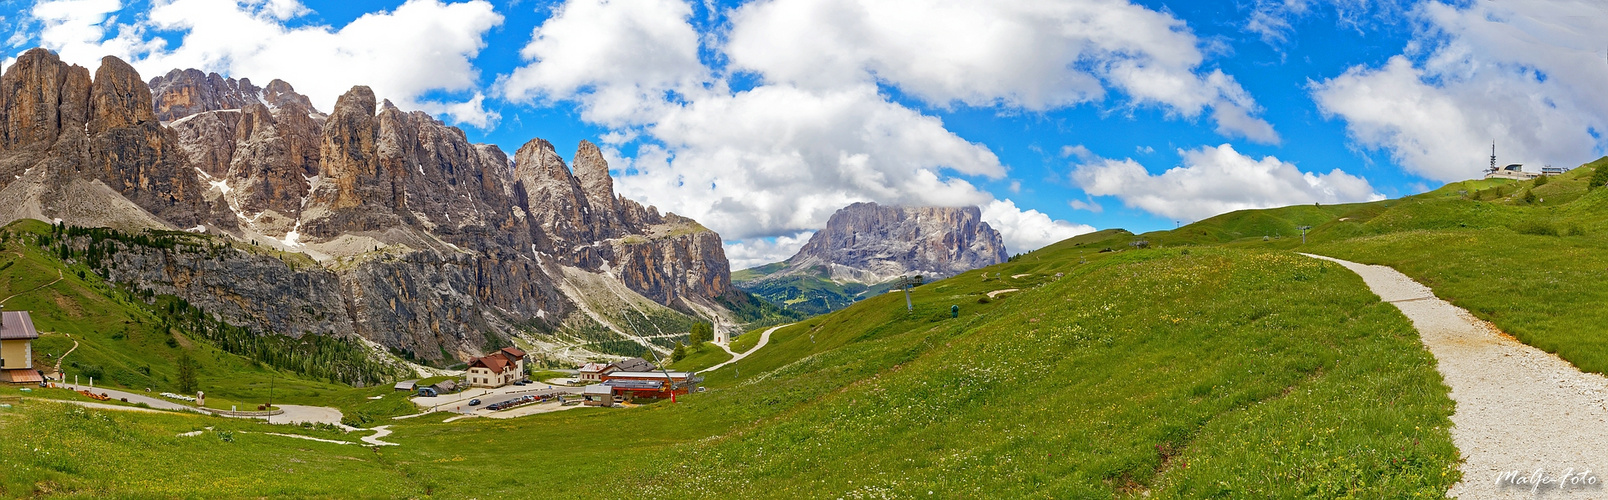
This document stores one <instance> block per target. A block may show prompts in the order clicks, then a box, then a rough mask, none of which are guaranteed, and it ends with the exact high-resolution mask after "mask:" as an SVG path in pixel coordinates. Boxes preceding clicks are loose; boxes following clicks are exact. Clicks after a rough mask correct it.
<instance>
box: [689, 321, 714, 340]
mask: <svg viewBox="0 0 1608 500" xmlns="http://www.w3.org/2000/svg"><path fill="white" fill-rule="evenodd" d="M714 338H715V329H714V327H713V326H711V325H710V324H709V323H704V322H698V323H693V324H692V333H690V334H688V335H687V343H689V344H692V345H701V344H703V343H704V342H708V341H710V340H714Z"/></svg>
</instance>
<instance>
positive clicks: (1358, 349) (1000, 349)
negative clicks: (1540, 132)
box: [648, 235, 1456, 497]
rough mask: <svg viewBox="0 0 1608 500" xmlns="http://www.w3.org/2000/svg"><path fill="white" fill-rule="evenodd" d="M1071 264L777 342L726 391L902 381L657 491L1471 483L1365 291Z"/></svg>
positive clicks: (970, 281) (706, 446)
mask: <svg viewBox="0 0 1608 500" xmlns="http://www.w3.org/2000/svg"><path fill="white" fill-rule="evenodd" d="M1112 236H1120V235H1112ZM1085 246H1087V245H1085ZM1054 251H1056V250H1054V249H1052V252H1054ZM1059 251H1060V252H1061V253H1062V254H1061V255H1057V256H1054V258H1053V259H1052V260H1055V261H1058V262H1059V263H1060V265H1059V266H1050V269H1044V270H1045V271H1049V270H1055V269H1059V270H1057V271H1056V272H1061V273H1063V276H1062V277H1061V278H1059V279H1057V278H1054V277H1053V275H1050V276H1049V277H1038V278H1037V279H1036V283H1035V282H1034V281H1028V280H1029V278H1028V277H1023V278H1021V279H1022V280H1024V282H1023V283H1019V284H1012V283H1008V282H1005V281H1004V280H1005V279H1008V277H1007V278H1004V279H999V280H995V279H990V280H989V281H983V279H982V277H981V275H983V274H984V273H987V274H988V275H989V276H990V277H992V276H993V275H994V274H995V273H1001V274H1003V273H1005V272H1008V271H1002V270H998V269H996V268H990V269H985V270H980V271H975V272H972V273H967V274H965V275H962V276H960V277H958V278H955V279H951V280H945V281H943V282H939V283H938V284H935V285H929V286H927V287H921V288H918V289H917V290H918V292H917V293H916V294H915V296H914V299H915V300H916V303H917V312H916V313H914V314H910V315H906V314H905V313H904V304H903V297H896V296H892V295H896V294H890V296H884V297H880V298H878V299H873V300H868V301H866V302H863V303H861V304H857V305H856V306H854V307H851V308H850V309H847V310H845V311H842V312H839V313H836V314H832V315H828V316H826V317H823V318H817V319H815V320H811V321H809V322H806V323H805V324H803V325H800V326H798V327H795V328H791V329H787V330H784V331H782V332H778V337H775V338H773V340H772V343H773V345H774V346H775V347H776V349H775V350H773V351H769V352H768V353H764V354H768V355H769V356H761V355H756V357H755V358H753V359H748V360H744V361H742V362H739V363H738V365H739V366H740V367H742V368H741V369H742V370H743V371H744V376H743V378H742V381H741V382H738V383H736V384H735V385H731V384H729V383H722V379H721V377H722V376H729V377H732V379H735V378H736V376H735V374H734V373H730V372H728V371H727V370H730V369H729V368H728V369H723V370H722V371H721V372H717V374H716V375H715V376H714V377H713V378H714V379H715V382H716V384H717V385H725V386H726V387H724V388H723V389H722V393H724V394H723V396H724V397H727V398H741V399H744V400H751V399H758V400H761V401H763V400H765V399H767V398H775V399H778V400H780V401H778V402H782V401H786V400H787V399H788V398H787V397H785V396H784V395H785V394H787V393H788V392H790V391H789V388H791V387H793V386H795V385H796V384H797V383H798V382H800V381H811V380H817V379H818V381H819V382H822V383H826V382H828V381H830V380H833V379H834V378H835V377H833V376H831V375H828V374H831V373H835V372H841V371H845V370H855V369H863V368H864V365H865V364H866V362H865V361H864V360H875V363H876V364H882V365H885V369H883V370H879V371H876V372H875V373H871V374H869V375H870V376H869V377H865V378H863V379H861V380H858V381H856V382H854V383H852V384H848V385H845V386H843V387H841V388H839V389H836V390H833V391H830V392H827V393H825V394H822V395H821V396H819V397H816V398H814V399H811V400H808V401H805V402H803V404H799V405H798V406H797V408H795V409H792V410H788V411H784V412H781V413H779V414H778V415H776V416H774V417H770V418H764V419H760V420H758V421H756V422H755V424H754V425H753V426H751V427H749V428H747V429H743V430H739V431H736V432H733V433H728V434H725V435H721V436H720V437H718V438H716V439H714V440H711V441H708V442H700V443H697V444H689V445H682V446H678V447H675V448H674V450H673V451H672V452H670V453H669V454H668V456H672V457H682V458H679V459H676V460H672V464H666V467H665V470H667V471H674V474H666V475H658V474H652V473H651V471H649V472H650V473H649V474H648V476H649V477H651V478H653V479H654V481H655V482H654V484H655V487H654V488H653V489H650V490H649V491H651V492H654V493H660V494H663V495H664V496H682V495H692V496H699V495H706V496H714V495H721V494H727V493H729V492H734V491H741V492H746V493H748V494H758V495H760V496H775V497H787V496H798V495H806V496H810V495H825V496H834V497H836V496H854V495H862V496H863V495H874V494H878V493H893V494H898V493H905V494H909V493H919V492H922V491H926V490H933V491H942V492H946V493H947V494H949V495H961V496H981V495H986V496H996V495H1005V496H1023V495H1026V496H1034V495H1043V496H1051V497H1065V496H1109V495H1113V494H1125V493H1137V492H1139V491H1141V490H1155V491H1156V492H1157V493H1161V494H1163V495H1167V494H1184V495H1187V496H1196V495H1202V494H1206V495H1223V494H1226V495H1231V496H1232V495H1253V496H1269V495H1271V496H1289V495H1310V494H1316V495H1320V496H1331V495H1343V494H1348V493H1349V494H1358V495H1363V496H1439V495H1441V494H1442V493H1443V492H1444V491H1445V488H1446V487H1447V486H1448V485H1450V484H1451V482H1452V481H1453V480H1455V477H1453V476H1455V472H1450V471H1451V470H1452V469H1451V467H1452V463H1453V461H1454V460H1455V457H1456V452H1455V450H1454V449H1453V448H1452V446H1451V444H1450V440H1449V437H1448V434H1447V431H1446V430H1445V426H1446V425H1447V421H1446V417H1447V415H1449V414H1450V411H1451V403H1450V401H1449V400H1448V399H1447V397H1446V390H1445V388H1444V387H1443V386H1442V385H1441V384H1440V379H1439V376H1438V375H1437V374H1436V373H1435V372H1434V370H1433V368H1432V366H1433V363H1432V361H1431V359H1430V357H1429V355H1428V354H1427V353H1425V352H1424V351H1423V349H1422V348H1421V346H1420V345H1419V343H1418V340H1417V336H1416V334H1415V332H1414V331H1413V330H1412V329H1411V326H1410V325H1409V324H1408V323H1407V321H1406V320H1405V319H1404V318H1402V317H1401V316H1400V315H1399V314H1398V313H1397V312H1396V311H1395V310H1394V309H1393V308H1391V307H1390V306H1388V305H1385V304H1381V303H1379V302H1378V299H1377V297H1375V296H1373V295H1372V294H1371V293H1369V292H1368V291H1367V289H1366V288H1365V287H1364V286H1363V284H1362V282H1361V280H1360V279H1358V278H1357V277H1356V276H1355V275H1353V274H1351V273H1349V272H1346V271H1344V270H1343V269H1342V268H1340V267H1338V266H1335V265H1333V264H1325V263H1321V262H1317V261H1314V260H1311V259H1307V258H1304V257H1299V256H1294V255H1291V254H1287V253H1263V252H1243V251H1231V250H1203V249H1196V250H1194V251H1193V253H1190V254H1182V253H1180V252H1178V251H1154V250H1151V251H1130V252H1125V253H1123V254H1119V255H1116V256H1111V257H1109V258H1106V259H1098V260H1097V261H1092V262H1091V263H1089V264H1078V262H1081V261H1082V259H1083V258H1084V257H1083V256H1082V255H1080V254H1081V253H1082V252H1081V251H1079V250H1067V249H1060V250H1059ZM1041 257H1043V258H1047V259H1048V258H1051V257H1052V256H1048V255H1046V256H1041ZM1041 262H1042V259H1041ZM1007 266H1008V265H1007ZM1003 268H1004V266H1001V268H1000V269H1003ZM944 285H949V287H948V288H945V287H944ZM1016 285H1020V286H1021V287H1022V288H1023V289H1022V291H1020V292H1016V293H1015V294H1014V295H1012V294H1007V295H1002V296H1000V297H999V298H997V299H995V300H993V301H990V303H989V304H977V298H978V297H979V295H980V293H979V292H983V291H992V290H997V289H1001V288H1003V287H1005V286H1016ZM951 304H964V306H963V314H962V315H961V317H960V318H957V319H949V314H948V306H949V305H951ZM890 310H891V312H890ZM811 336H813V337H814V341H813V342H811V340H810V338H809V337H811ZM777 342H780V343H779V344H778V343H777ZM767 349H770V348H769V347H768V348H767ZM800 356H802V357H801V358H800ZM788 359H798V360H797V361H790V362H789V361H786V360H788ZM775 365H780V366H779V367H778V368H777V369H775V370H774V371H764V370H768V369H770V368H771V367H772V366H775ZM752 371H764V372H763V373H761V374H758V375H749V373H752ZM732 393H741V394H740V395H732ZM1413 443H1417V444H1413ZM1404 445H1405V446H1404ZM1335 457H1343V458H1341V459H1338V460H1336V458H1335ZM1185 463H1187V464H1189V465H1188V467H1180V466H1179V464H1185ZM1357 478H1366V479H1363V480H1361V481H1358V479H1357Z"/></svg>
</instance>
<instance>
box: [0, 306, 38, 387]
mask: <svg viewBox="0 0 1608 500" xmlns="http://www.w3.org/2000/svg"><path fill="white" fill-rule="evenodd" d="M37 338H39V332H37V331H35V330H34V325H33V318H30V317H28V311H4V312H0V383H11V384H37V383H40V382H43V381H44V380H45V379H44V377H42V376H40V375H39V370H35V369H34V367H33V340H34V339H37Z"/></svg>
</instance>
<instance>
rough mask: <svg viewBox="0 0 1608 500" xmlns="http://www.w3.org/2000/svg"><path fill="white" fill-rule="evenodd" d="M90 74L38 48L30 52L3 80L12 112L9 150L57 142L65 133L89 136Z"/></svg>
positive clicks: (3, 97)
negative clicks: (86, 132) (82, 132)
mask: <svg viewBox="0 0 1608 500" xmlns="http://www.w3.org/2000/svg"><path fill="white" fill-rule="evenodd" d="M90 85H91V83H90V77H89V70H88V69H85V68H84V67H82V66H78V65H70V64H67V63H64V62H62V60H61V58H59V57H56V54H55V53H53V52H51V51H48V50H45V49H42V48H36V49H32V50H29V51H27V52H24V53H23V54H22V55H21V56H18V57H17V61H16V62H14V63H12V64H11V67H10V68H8V69H7V70H6V73H5V75H4V76H3V77H0V105H3V106H4V108H5V111H6V114H5V123H4V131H3V139H4V140H3V149H7V150H9V149H15V148H18V147H22V146H26V145H30V144H35V143H41V142H42V143H44V144H46V145H49V144H52V143H54V142H56V137H57V136H58V135H59V134H61V132H62V131H63V130H83V128H84V123H85V122H86V121H88V119H89V94H90Z"/></svg>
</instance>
